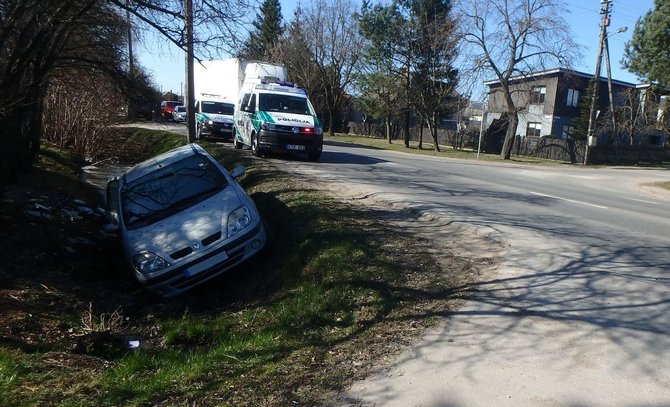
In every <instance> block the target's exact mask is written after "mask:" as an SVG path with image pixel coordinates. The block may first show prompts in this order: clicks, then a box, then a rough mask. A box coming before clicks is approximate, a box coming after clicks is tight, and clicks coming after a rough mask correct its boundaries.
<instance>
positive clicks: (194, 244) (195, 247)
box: [191, 242, 200, 250]
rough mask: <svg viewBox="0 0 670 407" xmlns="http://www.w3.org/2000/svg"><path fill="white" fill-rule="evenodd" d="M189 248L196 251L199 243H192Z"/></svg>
mask: <svg viewBox="0 0 670 407" xmlns="http://www.w3.org/2000/svg"><path fill="white" fill-rule="evenodd" d="M191 247H192V248H193V249H194V250H198V249H199V248H200V243H199V242H193V244H192V245H191Z"/></svg>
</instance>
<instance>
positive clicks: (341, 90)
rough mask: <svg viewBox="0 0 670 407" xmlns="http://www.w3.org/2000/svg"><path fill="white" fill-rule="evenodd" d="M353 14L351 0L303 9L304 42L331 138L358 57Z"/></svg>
mask: <svg viewBox="0 0 670 407" xmlns="http://www.w3.org/2000/svg"><path fill="white" fill-rule="evenodd" d="M355 12H356V9H355V6H354V3H353V2H352V1H351V0H334V1H327V0H313V1H312V3H311V4H310V5H309V6H308V7H307V8H306V9H305V10H304V17H305V19H304V23H303V32H304V38H303V40H304V41H305V45H306V46H307V49H308V50H309V53H310V61H311V62H312V63H313V64H314V66H315V67H316V69H317V72H318V77H319V82H320V86H321V89H322V91H323V95H324V100H323V104H324V106H325V108H326V113H327V117H328V121H327V125H328V132H329V133H330V134H331V135H333V134H334V132H335V128H336V127H337V126H336V125H335V123H334V119H335V113H336V111H337V109H339V108H342V106H343V105H344V104H345V102H346V101H347V99H348V96H347V93H346V92H345V89H346V88H347V87H349V86H350V85H351V83H352V82H353V80H354V72H355V67H356V65H357V64H358V62H359V59H360V56H361V49H362V38H361V35H360V33H359V31H358V27H357V23H356V20H355V19H354V17H353V16H354V13H355Z"/></svg>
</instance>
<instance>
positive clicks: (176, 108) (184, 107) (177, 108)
mask: <svg viewBox="0 0 670 407" xmlns="http://www.w3.org/2000/svg"><path fill="white" fill-rule="evenodd" d="M174 111H175V112H177V113H180V112H185V111H186V106H177V107H175V108H174Z"/></svg>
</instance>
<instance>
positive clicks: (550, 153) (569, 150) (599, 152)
mask: <svg viewBox="0 0 670 407" xmlns="http://www.w3.org/2000/svg"><path fill="white" fill-rule="evenodd" d="M403 130H404V127H403V126H400V125H395V126H392V133H391V138H392V139H393V140H398V139H402V137H403V134H404V131H403ZM349 132H350V133H352V134H358V135H364V136H368V137H375V138H386V126H385V125H383V124H377V123H356V122H350V123H349ZM409 134H410V141H414V142H417V141H419V137H420V134H419V128H418V127H417V126H412V127H411V128H410V132H409ZM502 138H504V133H502V134H490V133H489V132H485V133H484V135H483V138H482V144H481V147H482V151H483V152H486V153H492V154H500V151H501V149H502ZM437 140H438V144H440V145H444V146H450V147H452V148H454V149H473V150H476V149H477V144H478V141H479V132H478V131H475V130H473V129H469V130H467V131H464V132H457V131H454V130H451V129H445V128H438V130H437ZM423 142H424V143H431V144H432V142H433V140H432V138H431V136H430V132H429V130H428V129H427V128H424V132H423ZM584 144H585V143H584V142H581V141H575V140H573V139H558V138H553V137H538V136H526V137H521V136H516V137H515V139H514V144H513V145H512V155H515V156H525V157H537V158H546V159H549V160H556V161H564V162H570V163H573V164H581V163H583V162H584V150H585V145H584ZM588 163H589V164H610V165H611V164H627V165H637V164H647V163H649V164H661V163H670V146H667V145H666V146H658V145H649V144H639V145H634V146H630V145H618V146H614V145H597V146H592V147H589V157H588Z"/></svg>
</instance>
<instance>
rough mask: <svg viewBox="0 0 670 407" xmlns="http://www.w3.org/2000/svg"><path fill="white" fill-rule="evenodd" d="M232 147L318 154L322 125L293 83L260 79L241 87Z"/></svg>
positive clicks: (312, 156)
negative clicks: (233, 145) (258, 81)
mask: <svg viewBox="0 0 670 407" xmlns="http://www.w3.org/2000/svg"><path fill="white" fill-rule="evenodd" d="M234 120H235V128H236V133H235V137H234V144H235V148H238V149H241V148H243V147H250V148H251V151H252V153H253V154H254V155H255V156H260V155H263V154H264V153H287V152H288V153H303V154H307V157H308V158H309V159H310V160H312V161H317V160H318V159H319V158H320V157H321V151H322V149H323V129H322V127H321V123H320V122H319V119H318V118H317V116H316V113H315V111H314V107H312V104H311V103H310V101H309V99H308V98H307V93H306V92H305V91H304V90H303V89H300V88H298V87H296V86H295V85H294V84H293V83H290V82H281V81H274V82H271V81H266V80H263V81H261V82H260V83H258V84H253V85H251V86H250V87H248V88H246V89H243V90H242V92H241V93H240V98H239V101H238V102H237V105H236V109H235V116H234Z"/></svg>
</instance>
